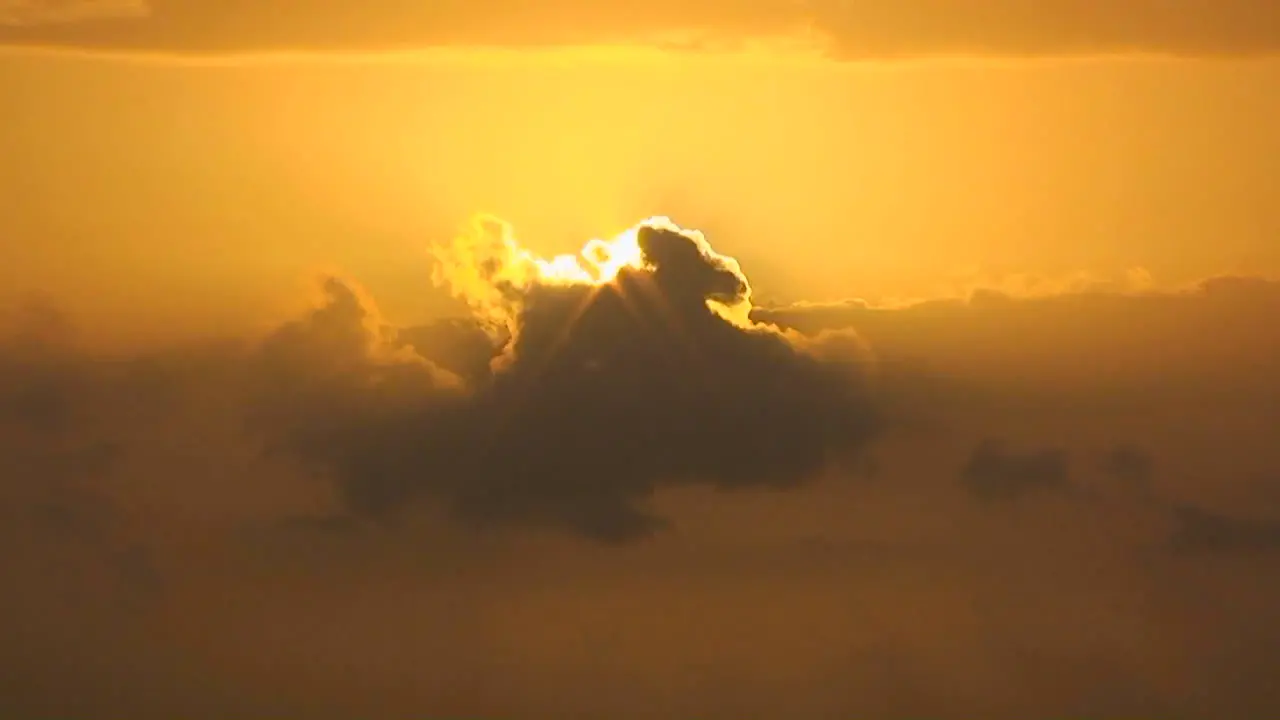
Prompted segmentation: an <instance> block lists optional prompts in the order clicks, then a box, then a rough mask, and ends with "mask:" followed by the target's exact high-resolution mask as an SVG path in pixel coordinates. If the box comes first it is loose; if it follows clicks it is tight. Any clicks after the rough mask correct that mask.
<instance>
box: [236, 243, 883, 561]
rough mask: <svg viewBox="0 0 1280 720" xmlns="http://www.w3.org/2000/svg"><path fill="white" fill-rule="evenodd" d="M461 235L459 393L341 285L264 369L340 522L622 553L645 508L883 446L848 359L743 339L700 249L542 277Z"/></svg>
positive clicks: (509, 251)
mask: <svg viewBox="0 0 1280 720" xmlns="http://www.w3.org/2000/svg"><path fill="white" fill-rule="evenodd" d="M476 230H477V232H476V233H474V234H473V235H472V236H470V237H466V238H463V239H461V240H459V241H458V242H457V243H455V244H453V245H452V246H449V247H447V248H442V249H441V250H440V258H441V266H440V271H439V277H440V278H441V279H442V280H444V281H446V282H450V283H451V284H452V286H453V288H454V289H455V291H456V292H457V293H459V294H460V295H461V296H463V297H464V298H465V299H467V300H468V302H470V303H471V305H472V306H473V308H474V309H475V310H476V312H477V318H478V319H479V320H480V321H482V322H483V323H485V324H486V325H485V326H486V327H487V328H488V330H489V332H488V334H487V335H485V336H486V337H488V338H489V339H490V342H491V343H492V345H491V346H490V347H491V350H490V352H489V353H483V352H480V350H479V349H478V348H474V349H473V351H472V353H473V357H472V359H471V360H469V361H460V362H459V363H458V365H457V366H458V367H464V366H466V367H465V368H464V370H463V374H464V375H469V376H470V377H469V380H468V382H467V384H462V383H461V382H460V379H459V377H458V376H457V375H453V374H451V373H448V372H447V371H444V370H442V369H440V368H439V367H438V366H437V365H435V364H434V363H431V362H428V361H426V360H424V359H423V358H422V357H421V356H420V355H418V354H417V353H416V352H414V351H412V350H410V349H409V347H408V345H407V344H406V341H405V340H402V339H400V338H398V337H397V336H395V335H394V334H389V333H386V332H384V331H383V330H382V329H381V328H380V326H379V324H378V322H377V320H376V311H375V310H373V309H372V308H371V307H370V306H368V305H367V304H365V302H363V301H362V300H361V299H360V298H359V297H358V295H357V294H356V293H355V292H353V291H352V289H351V288H350V287H349V286H347V285H344V284H342V283H340V282H338V281H336V280H330V281H328V283H327V284H326V290H327V294H328V299H327V300H326V302H325V304H324V305H322V306H321V307H320V308H318V309H317V310H315V311H314V312H313V313H312V314H311V315H310V316H309V317H308V318H306V319H304V320H302V321H299V322H296V323H292V324H290V325H287V326H285V327H283V328H281V329H280V331H278V332H277V333H275V334H274V335H273V336H272V337H271V338H269V339H268V340H267V342H266V343H265V344H264V346H263V348H262V351H261V359H262V362H263V363H264V364H265V365H264V367H265V368H266V370H265V375H264V377H267V378H270V381H269V382H268V383H266V384H265V385H264V390H263V393H264V394H263V396H262V398H264V402H263V407H264V408H267V409H268V410H269V411H270V412H272V413H276V416H275V417H273V418H272V422H271V423H270V427H271V428H272V429H273V430H278V431H280V432H281V435H280V438H281V441H282V442H284V443H285V444H286V447H287V448H288V449H290V450H291V451H292V452H294V453H296V454H297V455H298V456H299V457H301V458H302V459H303V460H305V461H307V462H308V463H310V464H312V465H314V466H316V467H318V468H320V469H322V470H323V471H325V472H327V473H329V474H331V475H332V476H333V477H334V478H336V481H337V483H338V484H339V486H340V487H341V489H342V493H343V497H344V498H345V500H346V502H347V506H348V508H349V509H350V510H351V511H353V512H355V513H358V514H365V515H369V516H372V517H379V518H380V517H386V516H389V515H392V514H394V513H395V512H396V511H398V510H399V509H401V508H402V507H403V506H404V505H406V504H407V503H409V502H410V501H411V500H413V499H415V498H419V497H425V498H431V499H435V500H438V501H441V502H443V503H444V504H445V505H446V506H448V507H449V508H450V509H451V510H452V511H453V512H454V513H455V514H457V515H458V516H460V517H463V518H466V519H468V520H470V521H474V522H477V523H481V524H486V523H499V524H509V523H515V524H530V525H547V526H559V527H565V528H569V529H571V530H573V531H575V532H577V533H580V534H583V535H587V536H590V537H593V538H596V539H600V540H604V541H612V542H620V541H625V540H630V539H633V538H636V537H640V536H643V535H646V534H649V533H651V532H653V531H654V530H656V529H658V528H659V527H661V526H662V525H663V521H662V519H661V518H660V517H658V516H656V515H654V514H653V513H651V512H650V511H647V510H646V509H645V508H644V502H645V501H646V500H647V499H648V498H650V497H651V496H652V495H653V494H654V492H655V491H656V490H657V489H658V488H660V487H672V486H681V485H697V484H708V485H711V486H714V487H717V488H724V489H732V488H747V487H760V488H785V487H791V486H794V485H797V484H800V483H803V482H805V481H808V480H812V479H814V478H816V477H817V476H818V475H819V474H820V473H821V472H822V471H823V470H824V468H826V467H827V466H828V465H830V464H832V463H837V462H840V461H842V460H853V459H857V458H858V457H859V456H860V454H861V452H862V451H863V449H864V448H865V446H866V445H867V444H868V442H869V441H870V440H871V439H872V438H873V437H874V436H875V434H876V432H877V430H878V429H879V417H878V414H877V411H876V408H875V406H874V403H873V397H872V394H871V389H870V387H869V384H868V382H867V380H868V378H867V375H866V368H865V366H864V363H863V360H862V359H861V358H860V357H859V355H857V354H856V352H855V348H856V344H853V345H850V344H849V340H848V338H847V337H842V336H839V335H828V336H824V337H822V338H813V339H807V338H802V337H801V336H798V335H795V334H791V335H787V334H784V333H783V332H781V331H779V330H777V329H775V328H772V327H769V326H765V325H757V324H755V323H752V322H751V321H749V320H746V319H745V315H746V307H744V306H746V305H749V302H750V287H749V285H748V283H747V280H746V277H745V276H744V275H743V274H742V272H741V270H740V268H739V267H738V266H737V263H736V262H734V261H733V260H732V259H731V258H727V257H724V256H721V255H719V254H717V253H716V252H715V251H714V250H712V249H711V247H710V245H709V244H708V243H707V242H706V240H705V239H704V238H702V236H700V235H698V234H696V233H693V232H690V231H685V230H682V229H680V228H678V227H676V226H674V225H671V224H670V223H669V222H666V221H661V220H656V221H650V222H646V223H644V224H641V225H640V226H638V227H637V228H635V229H633V230H632V231H630V232H628V233H626V234H624V235H623V236H622V237H621V238H620V239H619V240H617V241H616V242H615V243H613V245H609V244H606V243H594V244H591V245H588V246H587V248H586V250H584V253H583V256H582V258H581V260H579V259H577V258H573V257H571V256H566V257H562V258H555V259H552V260H542V259H539V258H536V257H534V256H533V255H532V254H530V253H528V252H527V251H524V250H523V249H521V248H520V247H519V246H518V244H516V243H515V242H514V240H513V238H512V237H511V236H510V234H509V229H508V228H505V226H501V225H494V224H493V223H488V224H486V225H481V226H478V227H477V228H476ZM455 327H457V326H455ZM410 335H411V336H415V335H416V336H417V337H418V339H419V340H429V337H424V336H426V335H428V334H427V333H423V332H418V333H410ZM470 337H471V339H472V342H473V343H476V344H478V340H477V339H476V336H475V335H474V334H473V335H471V336H470ZM486 354H488V355H491V356H492V360H491V362H490V363H489V366H488V367H487V368H485V369H483V370H482V369H480V367H479V362H478V361H479V359H480V358H482V357H484V355H486ZM312 358H317V359H319V360H318V361H313V360H312ZM299 368H305V370H300V369H299ZM281 412H284V413H285V414H287V415H288V417H287V418H284V419H282V418H280V417H279V413H281Z"/></svg>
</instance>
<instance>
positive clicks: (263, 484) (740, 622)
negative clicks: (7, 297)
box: [0, 219, 1280, 718]
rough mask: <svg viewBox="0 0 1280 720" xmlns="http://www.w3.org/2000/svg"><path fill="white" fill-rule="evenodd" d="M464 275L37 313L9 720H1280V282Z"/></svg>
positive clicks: (645, 271)
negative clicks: (383, 292)
mask: <svg viewBox="0 0 1280 720" xmlns="http://www.w3.org/2000/svg"><path fill="white" fill-rule="evenodd" d="M434 258H435V260H436V268H435V269H436V273H435V276H436V280H437V281H438V282H439V283H441V284H442V285H443V286H444V287H446V288H448V289H449V290H450V291H452V292H453V293H454V294H456V296H457V297H458V298H460V299H461V300H462V301H464V303H465V305H466V307H468V308H469V310H470V312H469V313H468V314H467V315H466V316H463V317H457V318H447V319H442V320H440V321H439V322H434V323H431V324H428V325H423V326H418V327H393V326H391V325H390V324H389V323H388V322H387V320H386V319H385V318H384V317H382V315H381V314H380V313H379V312H378V310H377V307H376V304H375V303H374V302H373V300H372V298H370V297H369V296H368V295H367V294H366V293H365V292H364V291H363V290H361V289H360V287H359V286H358V285H357V284H356V283H355V282H353V281H350V280H345V279H341V278H337V277H328V278H325V279H324V280H323V282H322V283H321V285H320V288H319V290H320V292H319V295H318V297H317V298H316V302H315V303H314V304H313V306H312V307H311V309H310V310H308V311H307V312H305V313H302V314H299V315H298V316H297V317H294V318H292V319H291V320H289V321H288V322H284V323H281V324H279V325H278V326H276V327H275V328H274V329H273V330H272V331H270V332H269V333H267V334H265V336H262V337H255V338H238V339H237V338H209V339H208V341H207V342H205V343H202V344H197V345H184V346H177V347H172V348H170V349H168V350H165V351H154V352H152V351H148V352H145V353H135V354H128V353H125V354H123V355H121V354H117V355H112V356H107V355H103V354H101V353H99V352H97V351H95V350H93V349H91V348H87V347H83V346H81V345H79V344H78V339H77V334H76V331H75V325H74V322H69V321H68V319H67V318H64V317H62V316H60V315H59V314H58V313H56V312H54V311H52V310H50V309H48V308H47V307H42V306H33V307H31V308H27V309H25V310H24V311H22V312H21V313H20V314H19V315H17V316H14V317H12V318H9V319H8V320H7V321H6V325H5V326H6V332H5V333H4V334H3V335H0V338H2V341H0V463H3V464H2V465H0V576H3V577H5V578H6V579H7V580H9V585H10V586H11V587H12V588H14V590H13V591H11V592H7V593H4V594H3V595H0V634H3V635H4V636H5V637H6V638H8V639H10V641H9V642H6V643H5V644H4V645H3V646H2V647H0V713H3V714H4V715H5V716H13V717H84V718H95V717H121V716H128V717H139V718H148V717H156V718H162V717H177V716H181V717H190V718H204V717H208V718H219V717H263V718H268V717H282V716H290V717H300V716H306V717H320V718H330V717H332V718H344V717H404V716H408V715H420V714H431V715H449V716H501V717H546V716H575V715H576V716H609V717H635V718H647V717H671V716H681V717H689V716H697V717H709V718H718V717H724V718H730V717H745V716H752V715H769V716H805V717H853V716H876V717H908V716H915V717H920V716H927V717H938V718H948V717H974V716H982V717H991V718H1025V717H1041V716H1047V715H1073V716H1090V717H1097V716H1120V715H1126V716H1135V715H1145V716H1205V717H1222V716H1228V717H1245V716H1267V715H1270V714H1274V711H1275V710H1276V709H1277V708H1280V697H1278V696H1277V695H1276V693H1275V691H1274V689H1273V688H1274V684H1273V683H1270V682H1269V681H1268V680H1269V673H1270V672H1271V668H1273V667H1274V666H1275V662H1276V660H1277V655H1276V650H1275V648H1277V647H1280V636H1278V635H1277V632H1276V630H1275V629H1274V628H1273V627H1272V624H1269V623H1266V622H1263V621H1262V619H1263V618H1265V617H1269V615H1268V613H1269V612H1270V609H1271V608H1272V607H1274V604H1275V602H1277V601H1280V584H1277V583H1276V581H1275V579H1274V578H1275V577H1276V575H1275V573H1274V566H1275V563H1276V562H1277V561H1278V560H1280V543H1277V541H1276V538H1277V537H1280V535H1277V532H1276V528H1277V527H1278V526H1280V505H1277V504H1276V500H1277V499H1280V491H1277V488H1278V487H1280V484H1278V483H1277V482H1276V478H1277V477H1280V474H1278V473H1277V470H1278V469H1280V449H1277V447H1276V445H1275V442H1274V428H1275V426H1276V422H1277V420H1278V419H1280V416H1277V414H1276V413H1277V411H1276V408H1277V407H1280V405H1277V403H1276V402H1275V399H1276V398H1277V397H1280V378H1278V377H1277V375H1276V372H1275V368H1276V367H1277V365H1276V363H1275V362H1274V360H1275V358H1276V357H1277V356H1280V340H1278V339H1277V335H1276V334H1275V332H1274V329H1273V323H1274V318H1275V317H1276V316H1277V310H1278V309H1280V283H1276V282H1274V281H1269V280H1263V279H1258V278H1215V279H1212V280H1209V281H1206V282H1205V283H1202V284H1201V285H1199V286H1197V287H1195V288H1190V289H1188V290H1185V291H1179V292H1166V291H1154V290H1147V291H1142V292H1125V291H1118V290H1114V289H1108V290H1084V291H1074V290H1068V291H1064V292H1063V293H1060V294H1056V295H1047V296H1041V297H1019V296H1014V295H1008V294H1001V293H995V292H989V291H988V292H979V293H976V294H974V295H973V296H972V297H969V298H959V299H953V300H938V301H930V302H924V303H917V304H914V305H911V306H907V307H901V308H876V307H870V306H867V305H865V304H862V303H857V302H852V301H851V302H847V303H840V304H833V305H825V306H815V305H809V306H798V307H786V308H763V307H756V306H754V303H753V301H752V299H751V287H750V284H749V283H748V281H747V275H746V273H745V272H744V269H743V268H742V267H740V266H739V265H738V263H737V262H735V261H734V260H733V259H732V258H729V257H726V256H724V255H722V254H720V253H718V252H716V251H715V250H714V249H713V247H712V246H711V244H710V242H709V241H708V239H707V238H705V237H703V236H701V235H699V234H698V233H696V232H693V231H690V230H685V229H681V228H679V227H677V226H675V225H673V224H672V223H670V222H667V221H662V220H653V221H649V222H646V223H642V224H641V225H640V226H638V227H636V228H633V229H632V230H631V231H629V232H626V233H623V234H622V235H621V236H619V237H618V238H617V239H616V240H614V241H610V242H592V243H589V244H588V245H587V246H586V248H585V249H584V252H583V253H582V254H581V255H578V256H568V257H560V258H540V257H537V256H535V255H533V254H532V253H530V252H528V251H527V250H526V249H525V248H523V247H522V246H521V245H520V244H519V243H518V242H516V240H515V238H514V235H513V232H512V230H511V228H509V227H507V226H506V225H505V224H503V223H501V222H498V221H493V220H488V219H486V220H482V221H479V222H477V223H476V224H475V226H474V227H472V228H470V229H469V231H468V232H467V233H464V234H463V235H462V237H460V238H459V239H458V240H456V241H455V242H452V243H447V244H444V245H441V246H439V247H437V248H435V251H434ZM425 275H426V268H424V276H425ZM424 280H425V277H424ZM854 330H856V333H855V332H854ZM868 465H871V466H874V468H875V470H876V471H875V472H874V473H868V472H867V471H866V470H867V467H868Z"/></svg>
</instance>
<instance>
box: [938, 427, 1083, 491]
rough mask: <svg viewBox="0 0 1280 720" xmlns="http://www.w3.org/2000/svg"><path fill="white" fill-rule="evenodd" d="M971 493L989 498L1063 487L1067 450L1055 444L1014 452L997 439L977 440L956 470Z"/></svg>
mask: <svg viewBox="0 0 1280 720" xmlns="http://www.w3.org/2000/svg"><path fill="white" fill-rule="evenodd" d="M960 479H961V481H962V482H963V483H964V485H965V487H966V488H967V489H968V490H969V492H971V493H972V494H973V495H974V497H977V498H978V499H980V500H986V501H989V502H994V501H1007V500H1017V499H1019V498H1022V497H1025V496H1027V495H1030V494H1033V493H1037V492H1045V491H1052V490H1065V489H1067V487H1068V483H1069V480H1070V478H1069V473H1068V467H1067V454H1066V452H1065V451H1063V450H1061V449H1058V448H1048V449H1042V450H1033V451H1027V452H1017V451H1014V450H1010V449H1009V448H1007V447H1005V445H1004V443H1003V442H1001V441H999V440H993V439H986V440H983V441H981V442H980V443H978V445H977V446H976V447H974V449H973V453H972V454H971V455H970V456H969V460H968V462H966V463H965V465H964V467H963V468H962V469H961V471H960Z"/></svg>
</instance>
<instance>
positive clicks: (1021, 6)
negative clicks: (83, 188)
mask: <svg viewBox="0 0 1280 720" xmlns="http://www.w3.org/2000/svg"><path fill="white" fill-rule="evenodd" d="M0 19H2V20H7V22H8V26H7V27H6V26H3V25H0V43H4V44H10V45H46V46H59V47H77V48H89V49H99V50H121V51H161V52H177V53H227V52H258V51H272V50H314V51H320V52H334V51H357V52H377V51H384V50H404V49H413V48H427V47H438V46H499V47H531V46H549V45H583V44H612V43H637V42H639V43H646V42H650V43H651V42H660V43H663V44H665V45H667V46H672V45H675V46H680V47H685V48H690V49H696V48H700V47H707V46H708V45H717V44H729V45H732V44H733V43H737V42H743V41H752V40H761V39H764V40H768V39H771V38H772V39H778V38H786V37H796V36H797V35H799V36H804V37H808V38H809V39H811V40H813V39H816V40H819V41H821V42H822V43H823V44H824V45H825V46H826V47H827V48H828V49H829V50H830V52H831V54H832V55H833V56H835V57H838V58H843V59H859V58H886V57H890V58H896V57H912V56H930V55H950V54H978V55H1017V56H1033V55H1076V54H1095V53H1124V52H1132V51H1139V52H1153V53H1168V54H1175V55H1189V56H1204V55H1261V54H1272V53H1274V52H1275V51H1276V50H1277V49H1280V10H1278V9H1277V8H1276V5H1275V4H1274V3H1271V2H1268V1H1267V0H1222V1H1217V2H1215V1H1213V0H1179V1H1178V2H1173V3H1168V2H1165V3H1159V2H1151V1H1150V0H1120V1H1118V2H1110V3H1105V2H1097V1H1095V0H1044V1H1041V2H1034V1H1033V0H983V1H982V2H978V3H939V2H933V1H931V0H916V1H914V2H899V3H876V2H873V1H872V0H852V1H850V0H808V1H807V2H789V1H784V0H758V1H734V0H695V1H694V2H675V1H674V0H658V1H656V2H650V3H648V4H645V5H642V6H636V5H631V4H624V3H617V2H593V1H589V0H556V2H552V3H543V2H533V1H532V0H516V1H514V2H512V1H504V2H465V3H464V2H436V3H406V2H396V1H393V0H377V1H375V2H365V3H346V2H338V1H337V0H314V1H310V2H299V1H298V0H293V1H292V2H277V3H270V4H261V3H238V4H234V5H227V4H226V3H222V2H217V1H216V0H150V2H149V3H146V4H145V5H144V4H142V3H140V2H119V1H116V0H98V1H97V2H95V1H94V0H86V1H85V2H78V3H66V2H54V1H53V0H43V2H42V1H41V0H35V1H34V2H19V3H9V4H8V6H4V5H0Z"/></svg>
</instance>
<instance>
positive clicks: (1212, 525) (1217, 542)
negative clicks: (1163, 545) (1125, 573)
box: [1169, 505, 1280, 555]
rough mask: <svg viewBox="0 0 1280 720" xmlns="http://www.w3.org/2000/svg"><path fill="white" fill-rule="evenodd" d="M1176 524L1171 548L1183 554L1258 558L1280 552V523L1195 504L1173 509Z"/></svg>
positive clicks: (1170, 541)
mask: <svg viewBox="0 0 1280 720" xmlns="http://www.w3.org/2000/svg"><path fill="white" fill-rule="evenodd" d="M1173 512H1174V518H1175V520H1176V522H1177V525H1176V528H1175V530H1174V532H1173V535H1172V536H1171V537H1170V538H1169V548H1170V550H1172V551H1173V552H1175V553H1179V554H1184V555H1257V554H1262V553H1275V552H1280V521H1276V520H1259V519H1250V518H1239V517H1232V516H1230V515H1225V514H1221V513H1217V512H1214V511H1212V510H1206V509H1204V508H1200V507H1195V506H1192V505H1179V506H1176V507H1174V508H1173Z"/></svg>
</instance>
